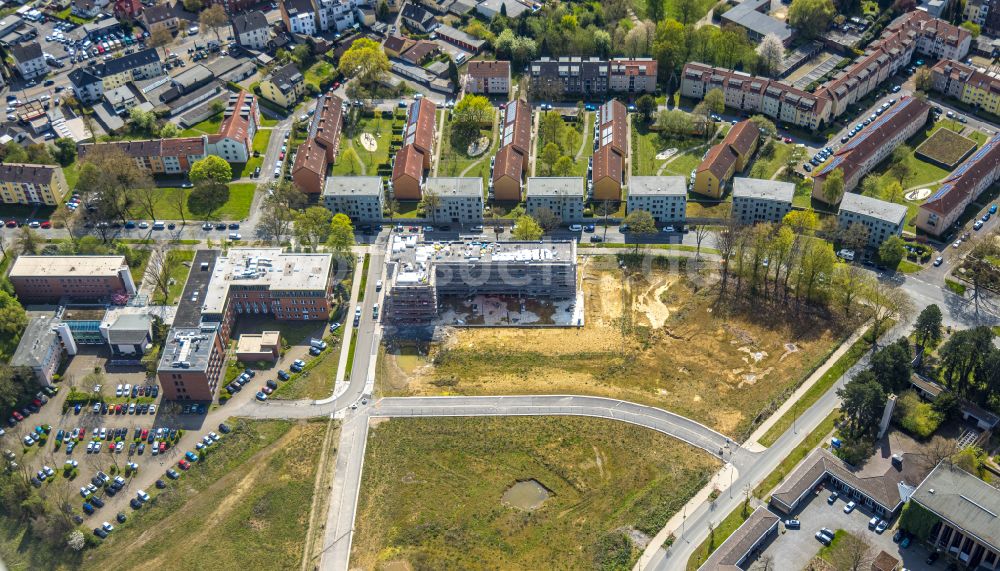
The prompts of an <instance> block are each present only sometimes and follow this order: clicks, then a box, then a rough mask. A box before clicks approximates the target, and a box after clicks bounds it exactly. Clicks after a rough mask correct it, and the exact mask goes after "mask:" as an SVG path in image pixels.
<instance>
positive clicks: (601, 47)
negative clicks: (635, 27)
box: [594, 30, 611, 57]
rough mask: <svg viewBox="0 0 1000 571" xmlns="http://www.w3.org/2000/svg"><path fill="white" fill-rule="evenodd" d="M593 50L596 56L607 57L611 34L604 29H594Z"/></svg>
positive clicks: (609, 49)
mask: <svg viewBox="0 0 1000 571" xmlns="http://www.w3.org/2000/svg"><path fill="white" fill-rule="evenodd" d="M594 51H596V52H597V56H598V57H608V55H609V54H610V53H611V34H609V33H608V32H607V31H605V30H594Z"/></svg>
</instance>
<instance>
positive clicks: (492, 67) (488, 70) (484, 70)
mask: <svg viewBox="0 0 1000 571" xmlns="http://www.w3.org/2000/svg"><path fill="white" fill-rule="evenodd" d="M467 69H468V73H469V75H470V76H472V77H481V78H485V77H510V62H509V61H478V60H477V61H470V62H469V67H468V68H467Z"/></svg>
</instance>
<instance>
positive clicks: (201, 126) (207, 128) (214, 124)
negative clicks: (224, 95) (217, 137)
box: [181, 113, 223, 137]
mask: <svg viewBox="0 0 1000 571" xmlns="http://www.w3.org/2000/svg"><path fill="white" fill-rule="evenodd" d="M222 116H223V114H222V113H219V114H217V115H213V116H212V117H209V118H208V119H205V120H204V121H202V122H201V123H196V124H194V125H192V126H190V127H188V128H187V129H184V130H183V131H181V137H200V136H202V135H214V134H216V133H218V132H219V125H221V124H222Z"/></svg>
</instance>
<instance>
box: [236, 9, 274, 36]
mask: <svg viewBox="0 0 1000 571" xmlns="http://www.w3.org/2000/svg"><path fill="white" fill-rule="evenodd" d="M267 27H268V25H267V16H265V15H264V13H263V12H261V11H260V10H253V11H252V12H243V13H242V14H237V15H236V17H235V18H233V29H235V30H236V33H237V35H238V34H242V33H245V32H252V31H254V30H259V29H261V28H267Z"/></svg>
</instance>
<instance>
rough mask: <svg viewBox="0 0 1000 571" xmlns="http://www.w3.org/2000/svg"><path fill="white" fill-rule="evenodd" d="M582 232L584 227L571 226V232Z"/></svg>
mask: <svg viewBox="0 0 1000 571" xmlns="http://www.w3.org/2000/svg"><path fill="white" fill-rule="evenodd" d="M581 230H583V226H580V225H579V224H571V225H570V227H569V231H570V232H579V231H581Z"/></svg>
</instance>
